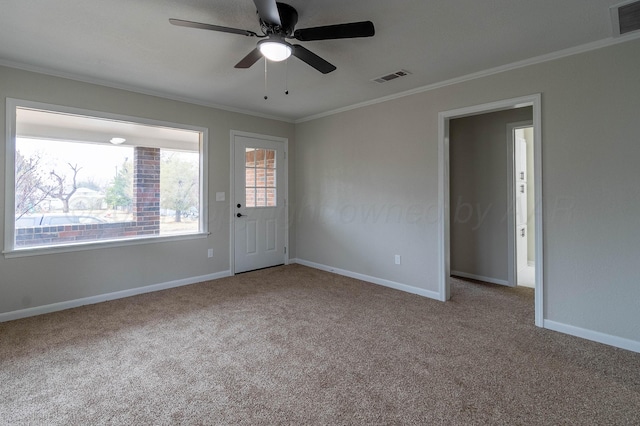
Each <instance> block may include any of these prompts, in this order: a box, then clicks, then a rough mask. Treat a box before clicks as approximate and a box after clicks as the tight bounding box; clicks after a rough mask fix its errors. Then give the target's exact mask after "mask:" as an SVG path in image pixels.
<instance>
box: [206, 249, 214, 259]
mask: <svg viewBox="0 0 640 426" xmlns="http://www.w3.org/2000/svg"><path fill="white" fill-rule="evenodd" d="M207 257H213V249H209V250H207Z"/></svg>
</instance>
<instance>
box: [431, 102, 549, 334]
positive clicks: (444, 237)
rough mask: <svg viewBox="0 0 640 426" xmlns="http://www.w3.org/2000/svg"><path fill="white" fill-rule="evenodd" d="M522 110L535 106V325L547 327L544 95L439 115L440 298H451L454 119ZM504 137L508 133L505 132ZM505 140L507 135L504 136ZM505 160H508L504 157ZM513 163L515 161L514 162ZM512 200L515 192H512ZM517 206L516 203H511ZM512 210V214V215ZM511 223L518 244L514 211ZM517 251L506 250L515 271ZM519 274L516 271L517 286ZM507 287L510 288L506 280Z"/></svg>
mask: <svg viewBox="0 0 640 426" xmlns="http://www.w3.org/2000/svg"><path fill="white" fill-rule="evenodd" d="M522 107H531V109H532V120H531V123H530V124H528V125H529V126H530V127H532V129H533V141H534V142H533V171H534V179H533V180H534V182H533V192H534V197H533V206H529V210H533V212H534V214H533V222H534V224H533V225H534V235H533V238H534V243H535V249H534V253H533V255H534V259H535V266H534V275H535V279H534V288H535V324H536V325H537V326H539V327H542V326H543V319H544V317H543V313H544V310H543V300H544V299H543V291H544V285H543V259H544V258H543V252H542V248H543V244H542V236H543V224H542V149H541V135H542V133H541V96H540V94H536V95H531V96H525V97H521V98H515V99H507V100H503V101H498V102H492V103H488V104H483V105H477V106H472V107H467V108H461V109H456V110H451V111H444V112H441V113H440V114H439V116H438V124H439V128H438V130H439V134H438V139H439V146H438V147H439V158H438V163H439V188H438V189H439V194H438V195H439V197H438V198H439V210H440V211H439V213H440V221H439V250H438V252H439V264H440V268H439V274H438V275H439V283H438V284H439V296H440V300H442V301H446V300H448V299H449V298H450V297H451V283H450V275H451V269H452V268H451V252H450V250H451V208H452V207H451V206H452V203H451V193H450V190H451V188H450V185H451V182H450V179H451V164H450V151H449V150H450V137H451V136H450V130H451V129H450V124H451V123H450V122H451V120H454V119H458V118H463V117H471V116H476V115H482V114H487V113H493V112H498V111H504V110H510V109H517V108H522ZM502 129H503V131H504V127H502ZM502 134H503V135H504V133H502ZM503 137H504V136H503ZM503 158H504V157H503ZM510 164H513V161H511V162H510ZM511 188H512V189H514V188H515V182H513V183H512V185H511ZM511 194H512V195H511V197H512V199H513V196H514V195H515V193H513V192H511ZM509 205H510V206H514V204H513V202H512V203H510V204H509ZM509 211H511V214H509ZM506 216H507V220H509V218H511V219H510V220H511V221H513V222H514V226H509V227H508V229H509V230H510V231H509V232H510V233H511V234H512V235H513V238H508V241H511V244H513V245H515V243H516V241H515V234H516V232H515V229H516V228H515V221H516V218H515V214H514V212H513V209H511V208H510V209H508V210H507V214H506ZM515 253H516V251H515V248H512V249H511V250H508V249H507V250H505V252H504V257H505V258H507V259H509V260H508V263H509V264H510V265H513V268H515V261H516V255H515ZM515 276H516V273H515V271H514V272H513V277H514V280H513V281H512V282H513V283H514V285H515ZM505 285H509V284H508V282H506V280H505Z"/></svg>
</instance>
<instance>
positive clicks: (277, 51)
mask: <svg viewBox="0 0 640 426" xmlns="http://www.w3.org/2000/svg"><path fill="white" fill-rule="evenodd" d="M253 2H254V3H255V5H256V8H257V10H258V11H257V13H258V18H259V21H260V28H261V30H262V33H263V34H262V35H259V34H257V33H255V32H253V31H248V30H240V29H237V28H229V27H221V26H219V25H212V24H203V23H200V22H193V21H184V20H182V19H173V18H172V19H169V22H171V23H172V24H173V25H178V26H181V27H190V28H199V29H203V30H211V31H220V32H223V33H231V34H240V35H244V36H248V37H258V38H262V40H260V41H258V45H257V46H256V48H255V49H253V50H252V51H251V52H250V53H249V54H248V55H247V56H245V57H244V58H242V59H241V60H240V62H238V63H237V64H236V65H235V68H249V67H251V66H252V65H253V64H255V63H256V62H258V60H259V59H260V58H261V57H262V56H264V57H266V58H267V59H270V60H272V61H283V60H285V59H287V58H288V57H289V56H291V55H293V56H295V57H296V58H298V59H300V60H302V61H303V62H305V63H307V64H308V65H310V66H312V67H313V68H315V69H317V70H318V71H320V72H321V73H323V74H327V73H330V72H332V71H334V70H335V69H336V67H335V66H334V65H333V64H331V63H329V62H327V61H326V60H324V59H322V58H321V57H320V56H318V55H316V54H315V53H313V52H311V51H310V50H308V49H306V48H305V47H302V46H300V45H299V44H290V43H288V42H287V41H286V39H296V40H299V41H315V40H333V39H340V38H356V37H372V36H373V35H374V34H375V28H374V26H373V23H372V22H371V21H362V22H351V23H348V24H337V25H326V26H322V27H313V28H304V29H298V30H296V29H295V26H296V24H297V23H298V12H297V11H296V10H295V9H294V8H293V7H292V6H289V5H288V4H286V3H279V2H276V1H275V0H253Z"/></svg>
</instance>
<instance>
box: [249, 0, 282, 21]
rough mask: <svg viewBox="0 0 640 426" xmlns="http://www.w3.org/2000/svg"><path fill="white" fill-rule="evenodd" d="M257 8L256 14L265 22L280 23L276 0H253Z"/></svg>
mask: <svg viewBox="0 0 640 426" xmlns="http://www.w3.org/2000/svg"><path fill="white" fill-rule="evenodd" d="M253 3H255V5H256V9H258V16H259V17H260V19H262V21H263V22H266V23H267V24H274V25H282V24H281V23H280V13H279V12H278V5H277V4H276V0H253Z"/></svg>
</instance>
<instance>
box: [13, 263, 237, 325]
mask: <svg viewBox="0 0 640 426" xmlns="http://www.w3.org/2000/svg"><path fill="white" fill-rule="evenodd" d="M229 276H231V271H222V272H216V273H214V274H209V275H202V276H199V277H189V278H183V279H181V280H175V281H169V282H165V283H160V284H152V285H148V286H144V287H136V288H131V289H128V290H122V291H116V292H113V293H106V294H99V295H97V296H91V297H83V298H82V299H75V300H68V301H65V302H58V303H52V304H50V305H43V306H36V307H33V308H27V309H20V310H17V311H11V312H4V313H0V322H5V321H13V320H17V319H20V318H27V317H33V316H36V315H42V314H48V313H51V312H56V311H63V310H65V309H71V308H77V307H79V306H84V305H93V304H95V303H100V302H106V301H108V300H115V299H122V298H125V297H130V296H136V295H138V294H144V293H151V292H154V291H160V290H166V289H169V288H174V287H181V286H184V285H189V284H196V283H199V282H203V281H211V280H217V279H219V278H224V277H229Z"/></svg>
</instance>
